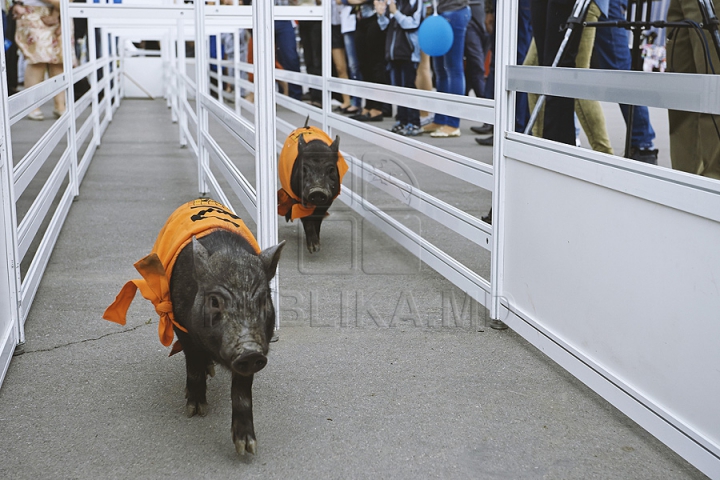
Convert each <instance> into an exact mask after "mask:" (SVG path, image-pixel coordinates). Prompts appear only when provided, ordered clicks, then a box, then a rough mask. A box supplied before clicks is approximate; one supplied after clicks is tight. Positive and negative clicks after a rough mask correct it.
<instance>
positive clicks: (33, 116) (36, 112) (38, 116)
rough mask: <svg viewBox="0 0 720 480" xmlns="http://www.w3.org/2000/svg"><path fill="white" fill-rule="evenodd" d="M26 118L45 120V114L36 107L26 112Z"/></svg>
mask: <svg viewBox="0 0 720 480" xmlns="http://www.w3.org/2000/svg"><path fill="white" fill-rule="evenodd" d="M27 118H29V119H30V120H38V121H40V120H45V115H43V113H42V112H41V111H40V109H37V110H33V111H32V112H30V113H29V114H28V116H27Z"/></svg>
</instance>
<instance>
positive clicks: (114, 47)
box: [110, 33, 122, 113]
mask: <svg viewBox="0 0 720 480" xmlns="http://www.w3.org/2000/svg"><path fill="white" fill-rule="evenodd" d="M118 42H119V38H118V36H117V35H113V34H112V33H111V34H110V57H111V58H112V63H111V64H110V65H111V66H112V76H113V77H114V80H115V81H114V85H115V88H113V89H112V96H113V99H114V100H115V101H114V102H113V103H112V108H111V111H112V112H113V113H114V112H115V110H117V108H118V106H119V105H120V79H121V77H122V75H120V72H121V65H120V64H119V60H120V55H119V54H118Z"/></svg>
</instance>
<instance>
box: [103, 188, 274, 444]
mask: <svg viewBox="0 0 720 480" xmlns="http://www.w3.org/2000/svg"><path fill="white" fill-rule="evenodd" d="M284 245H285V242H282V243H280V244H278V245H275V246H274V247H270V248H268V249H266V250H262V251H261V250H260V247H259V246H258V244H257V242H256V241H255V238H254V237H253V235H252V233H251V232H250V230H248V229H247V227H246V226H245V224H244V223H243V222H242V220H241V219H240V218H239V217H238V216H237V215H235V214H234V213H233V212H232V211H231V210H229V209H228V208H227V207H225V206H224V205H222V204H220V203H218V202H216V201H214V200H211V199H208V198H200V199H197V200H193V201H191V202H188V203H187V204H185V205H182V206H180V207H179V208H178V209H176V210H175V211H174V212H173V213H172V215H170V217H169V218H168V220H167V222H166V223H165V225H164V226H163V228H162V229H161V230H160V234H159V235H158V238H157V240H156V241H155V245H154V246H153V249H152V251H151V252H150V254H149V255H147V256H146V257H144V258H143V259H141V260H139V261H138V262H136V263H135V268H136V269H137V270H138V272H139V273H140V274H141V275H142V277H143V278H142V279H136V280H130V281H129V282H127V283H126V284H125V285H124V286H123V288H122V290H121V291H120V293H119V294H118V296H117V298H116V299H115V301H114V302H113V303H112V305H110V306H109V307H108V308H107V309H106V310H105V313H104V314H103V318H105V319H106V320H110V321H113V322H117V323H119V324H121V325H125V322H126V318H125V317H126V315H127V310H128V308H129V307H130V303H131V302H132V300H133V298H134V297H135V294H136V292H137V290H138V289H140V292H141V293H142V295H143V297H145V298H146V299H148V300H150V301H151V302H152V303H153V305H154V306H155V311H156V312H157V313H158V314H159V315H160V324H159V327H158V334H159V337H160V342H161V343H162V344H163V345H165V346H168V347H169V346H170V345H171V344H172V342H173V338H174V337H175V335H177V337H178V341H177V342H175V345H173V349H172V352H171V353H170V354H171V355H172V354H174V353H177V352H179V351H181V350H184V351H185V363H186V371H187V383H186V387H187V388H186V391H185V392H186V398H187V405H186V408H185V411H186V413H187V415H188V416H190V417H192V416H193V415H195V414H197V415H200V416H204V415H205V413H206V412H207V399H206V396H205V393H206V383H205V381H206V375H207V374H210V375H211V376H212V375H213V374H214V373H215V370H214V365H215V363H219V364H220V365H223V366H225V367H227V368H228V369H229V370H230V371H231V372H232V391H231V396H232V437H233V442H234V443H235V449H236V450H237V452H238V453H239V454H244V453H245V452H250V453H255V451H256V449H257V443H256V440H255V430H254V427H253V414H252V392H251V389H252V382H253V375H254V374H255V373H256V372H258V371H260V370H262V369H263V368H264V367H265V365H266V364H267V357H266V355H267V354H268V348H269V343H270V339H271V338H272V335H273V329H274V327H275V309H274V307H273V303H272V297H271V295H270V285H269V282H270V280H271V279H272V278H273V276H274V275H275V269H276V268H277V264H278V260H279V259H280V252H281V251H282V248H283V246H284Z"/></svg>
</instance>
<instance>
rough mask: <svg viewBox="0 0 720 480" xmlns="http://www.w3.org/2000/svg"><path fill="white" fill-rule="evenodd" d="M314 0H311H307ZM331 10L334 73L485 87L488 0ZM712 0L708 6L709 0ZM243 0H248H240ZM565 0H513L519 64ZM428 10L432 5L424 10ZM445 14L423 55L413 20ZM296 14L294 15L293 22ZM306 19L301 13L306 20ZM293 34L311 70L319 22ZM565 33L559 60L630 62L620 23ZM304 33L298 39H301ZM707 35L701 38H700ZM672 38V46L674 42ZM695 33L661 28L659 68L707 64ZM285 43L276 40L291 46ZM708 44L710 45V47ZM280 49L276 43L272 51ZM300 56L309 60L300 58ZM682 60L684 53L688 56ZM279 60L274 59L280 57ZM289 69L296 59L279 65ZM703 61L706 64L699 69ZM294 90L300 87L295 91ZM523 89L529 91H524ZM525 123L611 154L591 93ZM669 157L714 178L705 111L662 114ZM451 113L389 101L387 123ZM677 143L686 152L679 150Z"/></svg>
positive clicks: (718, 151) (635, 127) (556, 100)
mask: <svg viewBox="0 0 720 480" xmlns="http://www.w3.org/2000/svg"><path fill="white" fill-rule="evenodd" d="M315 1H316V3H317V4H320V0H315ZM330 1H332V2H333V5H332V7H333V10H332V12H333V13H332V19H333V21H332V23H333V27H332V32H333V33H332V51H333V55H332V58H333V68H334V72H335V73H334V74H335V75H337V76H339V77H341V78H351V79H357V80H364V81H366V82H373V83H379V84H389V85H395V86H401V87H409V88H418V89H424V90H431V89H433V88H434V89H436V90H437V91H438V92H445V93H453V94H457V95H470V94H473V95H475V96H477V97H484V98H493V96H494V88H495V86H494V62H493V50H494V45H495V37H494V21H495V5H496V1H497V0H436V1H435V2H433V1H430V0H330ZM719 1H720V0H714V3H715V5H716V9H717V8H718V2H719ZM246 3H249V2H246ZM301 3H303V2H302V1H301V0H276V4H301ZM575 3H576V2H575V1H574V0H519V9H518V12H519V14H518V39H517V61H518V64H524V65H542V66H550V65H552V62H553V60H554V58H555V55H556V53H557V51H558V48H559V46H560V43H561V42H562V40H563V36H564V26H565V24H566V23H567V21H568V19H569V18H570V17H571V14H572V9H573V6H574V5H575ZM626 9H627V0H595V1H593V2H592V3H591V5H590V8H589V11H588V12H587V18H586V20H587V21H605V20H610V21H612V20H624V19H625V17H626ZM434 10H435V11H434ZM433 13H437V14H438V15H440V16H442V17H443V18H445V19H446V20H447V21H448V22H449V24H450V26H451V28H452V31H453V42H452V45H451V47H450V49H449V51H448V52H447V53H445V54H444V55H441V56H436V57H428V55H426V54H425V52H423V51H422V50H421V49H420V47H419V42H418V28H419V27H420V25H421V23H422V21H423V20H424V19H425V18H426V17H427V16H428V15H430V14H433ZM682 18H688V19H695V20H696V21H698V22H699V21H700V20H701V15H700V12H699V9H698V7H697V0H671V1H670V9H669V12H668V19H669V20H679V19H682ZM300 23H301V24H302V23H304V22H300ZM310 23H311V22H310ZM299 30H300V39H301V44H302V47H303V52H304V55H305V58H306V60H305V62H306V65H307V69H308V72H310V73H314V72H319V71H320V68H321V67H320V64H319V62H320V61H321V56H320V55H319V49H320V47H319V42H318V41H317V38H318V37H319V32H317V31H316V32H315V33H314V34H311V33H303V31H304V30H308V27H303V26H302V25H301V28H300V29H299ZM579 30H582V32H581V33H578V34H576V35H574V36H573V37H571V41H570V42H569V43H568V44H567V46H566V48H565V52H564V55H563V57H562V59H561V61H560V64H559V66H561V67H572V68H600V69H609V70H631V69H632V68H633V67H634V66H633V65H631V51H630V48H629V42H630V38H629V33H628V31H627V30H624V29H622V28H589V27H588V28H584V29H579ZM306 39H307V40H306ZM707 42H708V44H711V43H712V42H711V39H709V38H708V40H707ZM681 43H682V46H680V45H681ZM698 43H699V41H698V39H697V38H696V36H695V34H693V33H692V32H689V33H688V30H687V29H680V30H676V31H673V32H672V33H671V34H669V38H668V45H676V46H674V47H673V48H674V49H675V50H677V51H678V52H679V51H682V52H683V54H682V59H683V61H682V62H681V61H680V60H679V58H680V55H678V54H675V55H671V54H670V53H671V52H669V51H668V70H671V71H678V72H693V73H713V72H710V71H707V72H705V71H703V70H702V68H704V67H705V66H707V65H709V66H715V65H717V55H716V54H714V51H712V52H709V53H708V54H707V57H708V58H709V59H710V61H706V59H705V56H704V55H703V54H702V51H700V52H699V53H698V48H699V47H698ZM292 47H293V45H290V43H284V44H282V45H281V44H280V42H278V48H279V49H292ZM668 50H669V49H668ZM710 50H712V49H710ZM281 55H282V53H281V52H280V51H278V58H280V56H281ZM307 58H310V59H311V61H310V63H308V60H307ZM690 60H692V61H690ZM280 63H281V64H282V63H283V62H282V61H280ZM282 66H283V68H289V69H291V70H294V69H295V68H296V67H297V64H292V65H282ZM706 70H707V69H706ZM307 95H308V94H306V97H305V99H306V100H309V101H310V102H311V103H313V104H315V105H320V102H321V100H322V99H321V98H320V97H319V96H314V95H313V94H312V92H311V95H310V98H309V99H308V98H307ZM295 96H296V97H297V98H302V97H301V94H300V93H297V94H296V95H295ZM528 97H529V98H528ZM341 100H342V103H341V105H340V106H338V107H336V111H338V112H341V113H344V114H348V115H351V118H353V119H355V120H358V121H362V122H377V121H382V120H383V119H384V118H386V117H390V116H392V110H393V108H392V106H391V105H388V104H385V103H383V102H378V101H376V100H372V99H366V100H363V99H359V98H354V97H348V96H347V95H345V96H342V99H341ZM536 100H537V99H536V98H535V96H533V95H530V96H528V95H526V94H524V93H522V92H518V94H517V96H516V115H515V120H516V121H515V128H516V131H519V132H522V131H524V130H525V129H526V127H527V125H528V121H529V119H530V112H531V111H532V109H533V107H534V106H535V102H536ZM544 100H545V102H544V105H543V107H542V109H541V110H540V115H539V116H538V117H537V120H536V121H535V122H534V125H533V126H532V132H533V134H534V135H536V136H542V137H544V138H547V139H551V140H555V141H558V142H563V143H567V144H572V145H576V144H578V143H579V127H582V129H583V131H584V133H585V135H586V137H587V139H588V142H589V144H590V147H591V148H593V149H594V150H597V151H600V152H604V153H610V154H613V153H614V152H613V148H612V146H611V144H610V140H609V136H608V133H607V127H606V123H605V117H604V113H603V109H602V107H601V106H600V104H599V102H596V101H591V100H583V99H580V100H576V99H573V98H566V97H557V96H548V97H547V98H546V99H544ZM619 107H620V109H621V111H622V114H623V117H624V118H625V121H626V122H632V123H631V126H630V128H629V129H628V131H629V132H631V135H630V139H629V142H628V144H629V151H627V152H625V155H626V156H627V157H629V158H632V159H634V160H637V161H640V162H645V163H650V164H657V157H658V150H657V149H656V148H655V146H654V139H655V132H654V130H653V127H652V125H651V122H650V116H649V112H648V109H647V107H644V106H642V105H639V106H634V107H633V108H632V111H633V114H632V115H630V111H631V108H630V107H629V106H628V105H619ZM669 120H670V141H671V147H670V149H671V158H672V164H673V168H676V169H679V170H683V171H689V172H693V173H698V174H703V175H706V176H710V177H714V178H720V174H718V173H717V172H718V170H717V169H718V165H720V160H718V158H719V157H720V139H719V137H720V134H719V133H718V130H717V125H716V122H715V121H714V119H713V118H712V115H706V114H692V113H687V112H674V111H671V112H670V114H669ZM459 127H460V119H459V118H457V117H452V116H449V115H445V114H442V113H436V114H434V115H433V114H432V113H429V112H423V111H418V110H416V109H412V108H407V107H404V106H397V108H396V109H395V123H394V125H393V126H392V128H391V131H393V132H395V133H397V134H400V135H407V136H415V135H421V134H429V135H430V136H432V137H436V138H437V137H447V138H449V137H459V136H460V135H461V130H460V128H459ZM470 129H471V130H472V131H473V132H476V133H478V134H480V135H484V136H483V137H477V138H476V141H477V143H478V144H480V145H492V144H493V135H492V133H493V126H492V125H472V126H471V127H470ZM687 152H694V155H693V157H694V158H693V159H692V160H690V159H689V157H690V156H689V155H688V154H687Z"/></svg>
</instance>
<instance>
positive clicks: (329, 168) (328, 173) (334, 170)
mask: <svg viewBox="0 0 720 480" xmlns="http://www.w3.org/2000/svg"><path fill="white" fill-rule="evenodd" d="M335 172H337V170H336V169H335V167H328V169H327V170H326V171H325V174H326V175H335Z"/></svg>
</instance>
